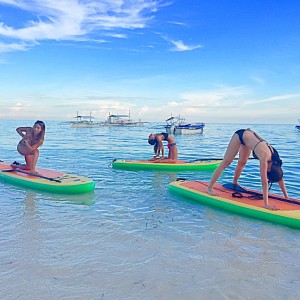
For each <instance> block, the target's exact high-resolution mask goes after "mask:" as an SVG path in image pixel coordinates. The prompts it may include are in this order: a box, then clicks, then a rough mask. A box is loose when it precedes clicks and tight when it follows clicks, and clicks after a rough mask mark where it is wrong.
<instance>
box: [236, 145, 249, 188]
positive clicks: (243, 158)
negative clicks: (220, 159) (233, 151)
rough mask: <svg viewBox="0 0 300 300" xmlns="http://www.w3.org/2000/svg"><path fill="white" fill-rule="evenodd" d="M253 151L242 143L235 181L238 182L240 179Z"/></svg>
mask: <svg viewBox="0 0 300 300" xmlns="http://www.w3.org/2000/svg"><path fill="white" fill-rule="evenodd" d="M250 153H251V149H249V148H248V147H246V146H244V145H241V148H240V151H239V160H238V163H237V166H236V168H235V171H234V177H233V183H235V184H238V180H239V178H240V175H241V174H242V171H243V169H244V167H245V165H246V163H247V161H248V159H249V156H250Z"/></svg>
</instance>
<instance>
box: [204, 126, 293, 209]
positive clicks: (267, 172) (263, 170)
mask: <svg viewBox="0 0 300 300" xmlns="http://www.w3.org/2000/svg"><path fill="white" fill-rule="evenodd" d="M251 151H252V154H253V157H254V158H255V159H258V160H259V163H260V178H261V184H262V192H263V201H264V204H265V207H266V208H268V209H271V210H276V207H275V206H273V205H270V204H269V197H268V195H269V194H268V193H269V187H268V183H273V182H278V184H279V186H280V189H281V191H282V193H283V195H284V197H285V198H288V194H287V191H286V187H285V183H284V180H283V171H282V169H281V165H282V161H281V159H280V157H279V154H278V152H277V151H276V150H275V149H274V148H273V147H272V146H271V145H269V144H268V143H267V142H266V141H265V140H263V139H262V138H261V137H260V136H259V135H258V134H256V133H255V132H254V131H252V130H251V129H249V128H248V129H240V130H238V131H236V132H235V133H234V134H233V136H232V138H231V140H230V142H229V144H228V147H227V150H226V152H225V155H224V158H223V160H222V163H221V164H220V165H219V167H218V168H217V169H216V170H215V172H214V174H213V175H212V178H211V180H210V182H209V184H208V187H207V189H206V191H207V193H208V194H210V195H217V194H216V193H215V191H214V189H213V187H214V184H215V183H216V181H217V180H218V178H219V177H220V176H221V174H222V172H223V171H224V170H225V168H227V167H228V166H229V165H230V164H231V163H232V161H233V160H234V158H235V156H236V155H237V153H239V159H238V163H237V166H236V169H235V173H234V178H233V183H234V184H238V179H239V177H240V175H241V173H242V171H243V168H244V166H245V164H246V162H247V160H248V158H249V156H250V153H251Z"/></svg>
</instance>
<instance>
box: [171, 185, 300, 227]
mask: <svg viewBox="0 0 300 300" xmlns="http://www.w3.org/2000/svg"><path fill="white" fill-rule="evenodd" d="M207 185H208V183H207V182H202V181H190V180H177V181H174V182H171V183H170V184H169V190H170V191H171V192H173V193H176V194H179V195H181V196H184V197H187V198H190V199H193V200H196V201H199V202H201V203H203V204H206V205H211V206H215V207H218V208H220V209H224V210H228V211H232V212H235V213H238V214H242V215H247V216H250V217H254V218H258V219H263V220H267V221H270V222H273V223H279V224H283V225H287V226H290V227H294V228H300V200H297V199H290V198H288V199H285V198H284V197H281V196H279V195H275V194H270V195H269V203H270V204H271V205H275V206H276V207H277V208H278V210H269V209H267V208H265V207H264V202H263V200H262V194H261V192H259V191H254V190H249V189H245V188H241V190H243V191H246V192H240V191H239V190H233V189H231V188H232V187H231V186H232V184H227V185H226V184H225V185H224V186H225V187H224V186H222V185H220V184H215V186H214V190H215V192H216V193H217V194H218V196H211V195H209V194H207V193H206V188H207ZM226 186H227V187H229V188H226ZM253 196H254V197H253Z"/></svg>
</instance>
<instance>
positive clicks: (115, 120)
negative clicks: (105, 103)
mask: <svg viewBox="0 0 300 300" xmlns="http://www.w3.org/2000/svg"><path fill="white" fill-rule="evenodd" d="M146 123H148V122H142V121H141V120H140V119H139V120H138V121H134V120H132V119H131V117H130V111H129V114H128V115H116V114H111V113H110V112H109V113H108V117H107V120H106V121H105V122H102V123H101V126H132V127H133V126H144V124H146Z"/></svg>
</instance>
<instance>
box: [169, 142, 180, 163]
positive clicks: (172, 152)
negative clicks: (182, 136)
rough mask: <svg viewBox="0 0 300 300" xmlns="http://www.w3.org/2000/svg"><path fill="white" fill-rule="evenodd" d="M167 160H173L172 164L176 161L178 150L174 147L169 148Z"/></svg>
mask: <svg viewBox="0 0 300 300" xmlns="http://www.w3.org/2000/svg"><path fill="white" fill-rule="evenodd" d="M168 159H170V160H173V161H174V162H176V161H177V159H178V148H177V146H176V145H174V146H171V148H170V149H169V154H168Z"/></svg>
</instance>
